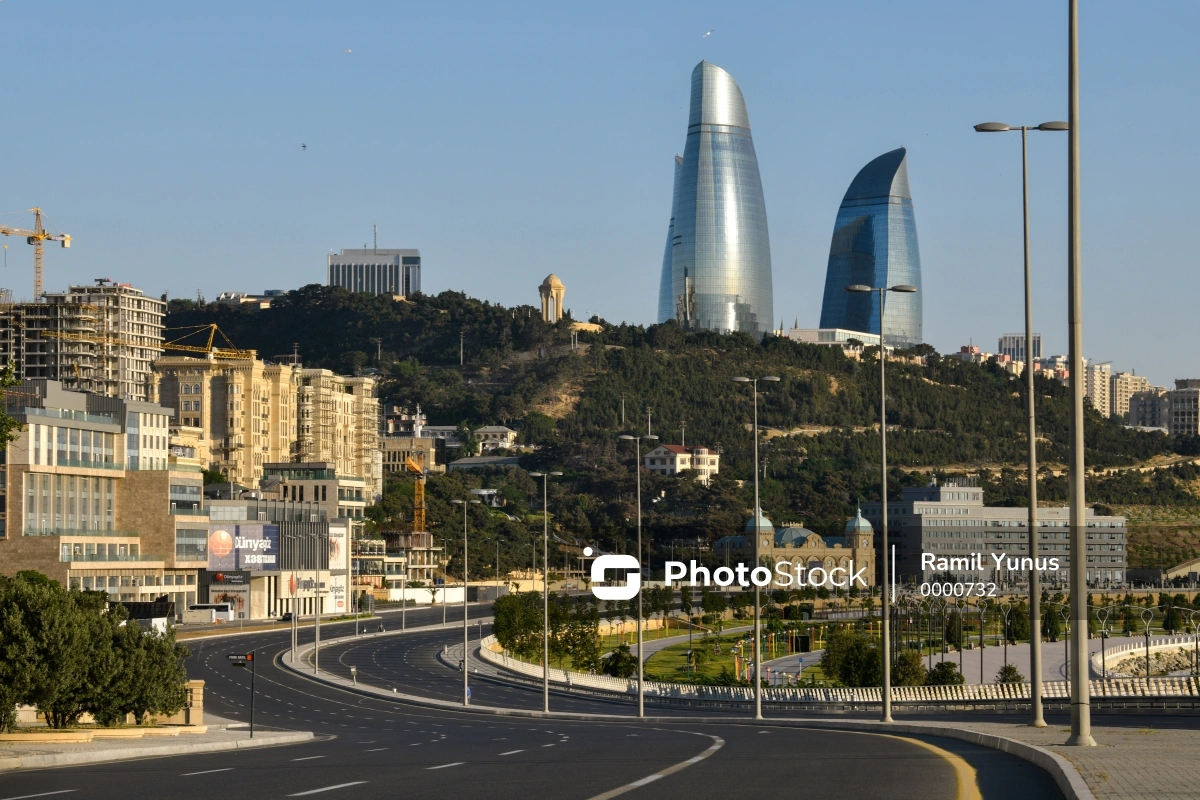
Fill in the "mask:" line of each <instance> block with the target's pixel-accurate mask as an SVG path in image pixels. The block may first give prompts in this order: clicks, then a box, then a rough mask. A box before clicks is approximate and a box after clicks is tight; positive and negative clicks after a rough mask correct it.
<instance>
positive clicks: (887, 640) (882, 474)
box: [846, 283, 961, 722]
mask: <svg viewBox="0 0 1200 800" xmlns="http://www.w3.org/2000/svg"><path fill="white" fill-rule="evenodd" d="M846 291H848V292H878V293H879V454H880V457H879V486H880V489H879V491H880V496H879V525H880V543H881V545H882V553H881V555H882V561H881V566H882V567H883V569H882V573H883V582H882V583H881V584H880V592H879V594H880V597H881V599H882V600H883V603H882V608H881V611H880V634H881V638H882V640H883V653H882V660H883V681H882V687H881V688H882V691H881V700H882V712H881V714H880V719H881V720H882V721H883V722H891V721H892V642H891V634H892V624H891V613H892V598H891V594H890V588H891V586H890V584H891V579H890V575H889V572H888V569H889V567H890V561H891V557H890V555H889V553H888V484H887V349H886V347H885V345H884V339H883V336H884V326H883V321H884V320H883V313H884V302H883V301H884V293H885V292H901V293H905V294H911V293H912V292H915V291H917V287H916V286H912V285H910V284H907V283H902V284H898V285H896V286H864V285H862V284H853V285H851V286H847V287H846ZM960 638H961V637H960Z"/></svg>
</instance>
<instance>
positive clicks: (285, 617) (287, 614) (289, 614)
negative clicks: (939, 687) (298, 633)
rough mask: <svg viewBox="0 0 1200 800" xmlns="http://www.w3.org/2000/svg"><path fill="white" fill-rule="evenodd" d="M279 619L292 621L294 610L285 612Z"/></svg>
mask: <svg viewBox="0 0 1200 800" xmlns="http://www.w3.org/2000/svg"><path fill="white" fill-rule="evenodd" d="M279 621H280V622H291V621H292V612H290V611H285V612H283V616H282V617H280V618H279Z"/></svg>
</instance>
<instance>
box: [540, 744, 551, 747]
mask: <svg viewBox="0 0 1200 800" xmlns="http://www.w3.org/2000/svg"><path fill="white" fill-rule="evenodd" d="M542 747H554V745H552V744H544V745H542Z"/></svg>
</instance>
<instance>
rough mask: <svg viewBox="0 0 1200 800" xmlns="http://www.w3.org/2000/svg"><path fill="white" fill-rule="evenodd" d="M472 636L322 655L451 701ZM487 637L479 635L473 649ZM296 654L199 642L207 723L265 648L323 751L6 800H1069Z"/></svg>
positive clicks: (981, 773) (978, 772) (439, 692)
mask: <svg viewBox="0 0 1200 800" xmlns="http://www.w3.org/2000/svg"><path fill="white" fill-rule="evenodd" d="M458 613H459V617H458V619H459V620H460V621H461V619H462V617H461V610H459V611H458ZM488 614H489V609H488V608H487V607H486V606H484V607H472V609H471V616H472V617H475V616H487V615H488ZM408 616H409V620H408V621H409V624H410V627H415V626H419V625H423V624H431V623H433V622H435V621H436V622H440V621H441V619H440V618H441V611H440V610H438V611H437V612H430V610H428V609H426V610H423V611H414V612H411V613H410V614H409V615H408ZM451 620H452V621H453V617H451ZM387 624H388V626H389V628H392V627H394V626H396V625H398V624H399V620H398V619H395V618H394V617H392V618H390V619H389V620H388V622H387ZM461 631H462V629H461V627H458V628H454V627H450V628H449V629H443V630H434V631H422V632H413V633H409V634H405V635H403V636H398V637H392V636H389V637H383V638H377V639H370V640H364V641H359V642H355V641H352V642H349V643H346V644H343V645H340V646H335V647H331V648H328V649H326V648H322V654H321V664H322V669H323V670H324V669H331V670H335V671H338V672H340V673H341V674H346V675H348V674H349V673H348V670H349V666H350V665H352V664H353V665H355V666H356V667H357V669H358V677H359V680H360V681H366V682H370V683H373V684H375V685H379V686H384V687H390V686H395V687H396V688H397V689H399V691H401V692H404V693H409V694H414V695H418V694H419V695H422V696H427V697H433V698H439V699H445V700H454V701H457V700H458V699H460V697H461V681H462V675H461V673H459V672H458V671H457V670H456V669H451V668H448V667H447V666H445V665H444V664H442V663H441V662H440V661H438V659H437V658H436V654H437V653H438V651H440V650H441V648H442V647H443V646H444V645H452V644H454V643H456V642H457V643H460V644H461V642H462V633H461ZM487 632H488V631H487V628H486V626H485V628H484V635H486V634H487ZM350 633H353V623H351V624H349V625H347V624H345V623H342V624H338V625H323V626H322V638H323V639H324V638H330V639H331V638H334V637H335V636H345V635H348V634H350ZM477 635H478V625H477V624H473V626H472V638H475V637H476V636H477ZM288 640H289V632H288V631H287V630H281V631H270V632H256V633H246V634H244V635H239V636H225V637H221V638H216V639H204V640H191V641H188V642H187V644H188V645H189V647H191V648H192V652H193V656H192V658H191V659H190V660H189V661H188V672H189V675H191V676H192V677H195V678H201V679H203V680H205V681H206V689H205V711H206V713H210V714H213V715H217V716H221V717H225V718H228V719H234V720H240V721H245V720H248V718H249V679H250V675H249V673H248V672H247V671H246V670H243V669H234V668H231V667H230V666H229V663H228V662H227V661H226V659H225V655H226V654H228V653H234V652H246V651H248V650H251V649H253V650H255V652H256V654H258V658H257V659H256V663H257V669H258V673H257V676H256V685H257V697H256V704H255V705H256V709H255V721H256V723H257V725H259V726H261V727H263V728H267V727H269V728H287V729H296V730H311V731H313V732H314V733H316V735H317V739H316V740H314V741H312V742H309V743H305V744H299V745H290V746H284V747H271V748H262V749H250V750H241V751H235V752H223V753H212V754H203V755H191V756H176V757H164V758H155V759H146V760H140V761H129V762H120V763H113V764H103V765H92V766H81V767H72V768H62V769H55V770H41V771H33V772H18V773H11V774H7V775H4V776H0V800H15V798H18V797H22V798H25V797H28V798H33V797H50V796H60V795H61V796H64V797H66V796H68V795H71V794H75V793H78V794H79V795H80V796H81V797H82V796H86V797H88V798H89V800H90V799H91V798H120V799H121V800H128V798H130V797H146V798H153V797H168V796H169V797H172V798H180V800H185V799H187V798H197V800H200V799H201V798H202V799H203V800H211V799H212V798H214V797H221V798H243V797H244V798H257V797H264V798H266V797H271V798H274V797H320V798H330V800H336V798H339V797H344V798H347V800H350V798H353V800H360V798H385V797H386V798H392V797H396V796H417V797H421V796H443V797H445V796H449V797H465V796H478V797H487V798H489V800H502V799H504V798H512V800H529V798H531V797H534V798H571V799H573V798H579V800H587V799H588V798H593V799H594V800H607V799H608V798H611V797H616V796H618V795H620V796H623V797H629V798H637V797H646V798H649V797H655V798H675V797H679V798H689V800H693V799H694V798H707V797H745V796H761V797H771V796H776V797H797V796H804V797H808V796H812V797H826V796H828V797H833V796H851V797H860V798H897V799H900V800H902V799H905V798H913V800H941V799H943V798H945V799H948V800H955V799H956V798H970V797H985V798H1007V797H1013V796H1020V797H1022V798H1025V799H1026V800H1041V798H1059V797H1061V796H1062V795H1061V794H1060V793H1059V791H1058V790H1057V788H1056V787H1055V786H1054V784H1053V781H1052V780H1051V779H1050V777H1049V776H1048V775H1047V774H1046V773H1044V772H1042V771H1041V770H1039V769H1038V768H1036V767H1034V766H1033V765H1031V764H1029V763H1027V762H1025V761H1022V760H1019V759H1017V758H1015V757H1013V756H1009V755H1007V754H1004V753H1000V752H998V751H995V750H990V749H985V748H979V747H975V746H972V745H967V744H965V743H962V742H958V741H954V740H945V739H934V738H929V739H926V740H924V741H921V740H918V739H917V738H912V737H896V736H884V735H877V734H860V733H848V732H837V731H828V730H814V729H803V728H785V727H777V726H774V725H772V724H771V723H770V722H769V721H768V722H766V723H758V724H755V723H753V722H752V721H751V720H746V719H744V712H742V715H743V716H742V718H741V719H738V718H737V717H735V716H734V715H732V714H731V716H730V721H729V723H727V724H726V723H721V724H699V723H695V722H689V721H688V720H687V719H686V718H684V717H682V716H681V717H680V719H679V720H678V722H675V721H671V722H662V721H661V720H659V721H657V722H638V721H637V720H636V719H633V718H631V719H629V720H628V721H620V720H618V721H612V722H595V721H574V720H560V719H553V718H551V719H527V718H507V717H503V716H496V715H492V714H485V713H477V712H468V711H454V710H440V709H432V708H424V707H419V706H414V705H406V704H404V703H401V702H395V701H391V700H388V699H378V698H374V697H365V696H362V695H358V694H356V693H352V692H347V691H344V690H341V689H337V688H334V687H330V686H326V685H324V684H320V683H317V682H314V681H311V680H309V679H308V678H306V677H304V676H302V675H297V674H293V673H291V672H290V671H288V670H285V669H284V668H282V666H280V665H279V664H276V663H274V661H273V659H272V658H267V657H264V656H268V655H269V656H272V657H274V656H277V655H278V654H281V653H283V652H284V650H285V648H286V647H287V644H288ZM311 640H312V629H311V628H305V629H302V630H301V642H302V643H307V642H310V641H311ZM472 677H473V678H474V676H472ZM472 694H473V700H475V701H476V702H479V703H481V704H488V705H503V706H509V707H521V708H539V707H540V705H541V691H540V687H537V686H533V687H524V686H520V685H506V684H502V683H498V682H489V681H474V682H473V690H472ZM551 703H552V707H553V708H555V709H557V710H564V711H566V710H569V711H580V712H599V713H608V714H613V713H630V714H632V706H631V705H630V704H628V703H620V702H613V701H610V700H605V699H601V698H596V699H591V698H567V697H562V696H555V697H553V698H552V700H551ZM653 713H655V714H659V712H658V711H654V712H653ZM677 713H678V712H677ZM660 716H661V714H660ZM710 716H711V715H710Z"/></svg>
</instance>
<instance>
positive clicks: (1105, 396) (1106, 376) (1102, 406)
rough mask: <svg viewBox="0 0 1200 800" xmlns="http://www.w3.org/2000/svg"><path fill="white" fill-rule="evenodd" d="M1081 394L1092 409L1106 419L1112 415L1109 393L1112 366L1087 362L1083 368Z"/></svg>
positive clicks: (1105, 363)
mask: <svg viewBox="0 0 1200 800" xmlns="http://www.w3.org/2000/svg"><path fill="white" fill-rule="evenodd" d="M1083 376H1084V377H1083V380H1084V383H1083V394H1084V397H1085V398H1087V401H1088V402H1089V403H1091V404H1092V408H1094V409H1096V411H1098V412H1099V413H1100V416H1102V417H1107V416H1109V414H1111V413H1112V401H1111V400H1110V398H1109V392H1110V391H1111V387H1112V364H1110V363H1108V362H1104V363H1102V364H1101V363H1097V362H1094V361H1089V362H1088V363H1087V365H1086V366H1085V367H1084V368H1083Z"/></svg>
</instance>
